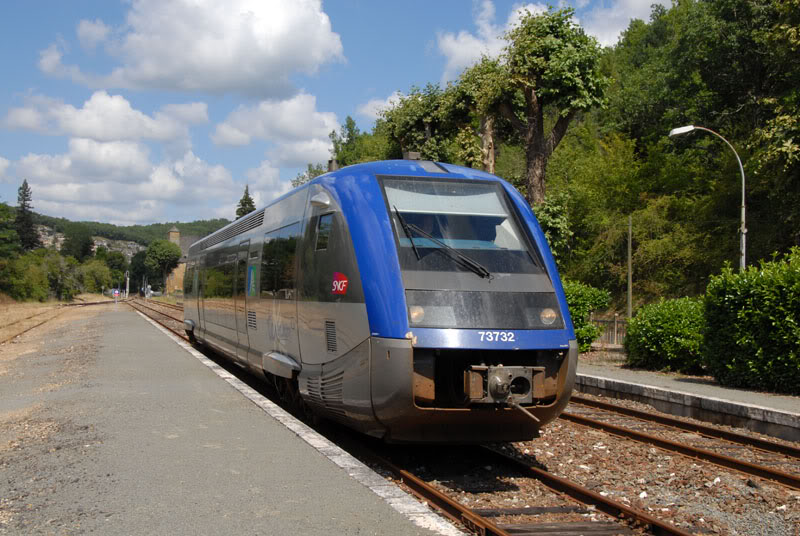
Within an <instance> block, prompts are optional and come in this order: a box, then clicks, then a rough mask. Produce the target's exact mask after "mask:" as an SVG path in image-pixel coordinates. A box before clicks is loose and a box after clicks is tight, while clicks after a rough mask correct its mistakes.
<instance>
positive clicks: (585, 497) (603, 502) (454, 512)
mask: <svg viewBox="0 0 800 536" xmlns="http://www.w3.org/2000/svg"><path fill="white" fill-rule="evenodd" d="M128 304H129V305H131V306H132V307H133V308H134V309H136V310H140V309H139V308H140V307H141V308H143V309H146V310H147V311H148V312H149V311H152V312H153V313H157V314H158V315H161V316H164V317H167V318H168V319H169V320H172V321H175V322H182V319H178V318H175V317H174V316H171V315H169V314H167V313H165V312H163V311H159V310H158V309H156V308H154V307H151V306H149V305H145V304H143V303H142V302H141V301H140V300H133V301H130V302H128ZM159 305H162V304H159ZM140 312H143V313H145V314H148V313H147V312H145V311H141V310H140ZM148 316H150V318H152V319H153V320H154V321H155V322H156V323H158V324H160V325H161V326H163V327H165V328H166V329H168V330H170V331H171V332H173V333H175V334H177V335H178V336H180V337H181V338H183V339H184V340H188V337H186V335H185V334H184V333H183V331H182V330H176V329H175V328H174V326H169V325H168V324H166V323H165V322H162V321H161V320H159V319H158V318H153V317H152V315H150V314H148ZM359 451H360V455H362V456H363V457H366V458H369V459H371V460H372V461H373V462H375V463H377V464H379V465H381V466H383V467H385V468H387V469H388V470H389V471H391V472H392V473H394V474H395V476H396V477H397V478H398V479H399V480H400V481H402V482H403V483H404V484H405V485H406V486H407V487H408V488H409V489H410V490H411V491H412V493H414V494H415V495H416V496H418V497H420V498H422V499H423V500H425V501H426V502H428V503H429V504H431V505H432V506H434V507H435V508H437V509H438V510H439V511H441V512H442V514H443V515H445V516H446V517H448V518H449V519H451V520H454V521H456V522H458V523H461V524H463V525H464V526H466V527H467V528H468V529H469V530H471V531H473V532H475V533H476V534H481V535H489V536H510V535H512V534H518V533H519V529H520V526H514V528H513V530H511V529H509V530H506V529H504V528H503V527H500V526H498V525H497V524H495V523H493V522H492V521H490V520H489V519H487V518H486V516H485V515H481V514H480V513H478V512H477V511H475V510H472V509H469V508H467V507H465V506H463V505H462V504H460V503H459V502H457V501H455V500H453V499H451V498H450V497H448V496H447V495H445V494H444V493H442V492H440V491H439V490H437V489H436V488H434V487H433V486H431V485H430V484H428V483H427V482H425V481H424V480H422V479H420V478H418V477H416V476H415V475H413V474H412V473H411V472H409V471H407V470H405V469H402V468H400V467H398V466H397V465H395V464H393V463H392V462H390V461H388V460H386V459H385V458H384V457H382V456H380V455H378V454H377V453H375V452H374V451H372V450H367V449H366V447H364V445H363V444H361V445H359ZM490 452H493V453H494V454H495V455H497V456H500V457H502V458H503V460H504V461H505V462H506V463H511V464H513V465H514V466H515V468H517V469H518V470H520V471H521V472H523V474H526V476H532V477H534V478H536V479H537V480H538V481H540V482H541V483H542V484H544V485H545V486H547V487H549V488H550V489H552V490H554V491H556V492H557V493H562V494H566V495H569V496H570V497H571V498H573V499H575V500H577V501H579V502H581V503H583V504H587V505H592V506H594V507H595V508H596V509H597V510H599V511H601V512H604V513H606V514H608V515H611V516H612V517H615V518H619V519H624V520H632V521H633V522H634V524H638V525H641V526H645V527H648V528H649V530H650V531H651V533H652V534H655V535H659V536H660V535H670V536H689V534H690V533H688V532H685V531H683V530H681V529H680V528H678V527H675V526H673V525H671V524H669V523H666V522H664V521H661V520H659V519H657V518H654V517H652V516H650V515H649V514H647V513H645V512H642V511H640V510H637V509H635V508H631V507H628V506H626V505H624V504H622V503H618V502H616V501H613V500H611V499H608V498H606V497H603V496H602V495H600V494H598V493H595V492H593V491H592V490H590V489H588V488H585V487H583V486H580V485H579V484H576V483H574V482H570V481H568V480H566V479H563V478H560V477H557V476H554V475H551V474H549V473H547V472H546V471H543V470H541V469H538V468H536V467H532V466H530V465H529V464H526V463H524V462H523V461H521V460H518V459H515V458H513V457H510V456H508V455H506V454H503V453H500V452H497V451H494V450H491V449H490ZM550 525H552V524H550ZM566 525H568V524H565V528H567V527H566ZM525 527H530V529H531V530H533V529H535V528H536V527H537V525H536V524H530V525H525ZM598 528H600V527H598ZM619 528H620V529H625V530H621V531H620V533H623V532H625V531H626V530H627V529H626V527H623V526H620V527H619ZM567 530H569V529H568V528H567Z"/></svg>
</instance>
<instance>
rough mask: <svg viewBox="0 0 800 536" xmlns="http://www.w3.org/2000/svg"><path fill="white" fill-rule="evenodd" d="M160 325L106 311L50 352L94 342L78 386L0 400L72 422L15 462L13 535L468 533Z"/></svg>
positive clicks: (56, 336)
mask: <svg viewBox="0 0 800 536" xmlns="http://www.w3.org/2000/svg"><path fill="white" fill-rule="evenodd" d="M159 329H160V328H158V327H156V326H155V325H154V324H151V323H150V321H148V320H147V319H145V318H144V317H142V316H140V315H139V314H138V313H135V312H133V311H132V310H131V309H130V308H129V307H128V306H126V305H123V304H119V305H112V306H107V308H106V309H104V310H103V311H102V314H98V315H96V316H93V317H89V318H86V319H81V320H79V321H76V322H73V324H71V325H70V326H68V327H65V328H63V330H62V331H61V332H59V333H53V334H52V337H53V340H52V341H51V344H50V346H51V347H52V348H51V349H49V350H48V352H49V354H48V355H52V356H58V355H62V356H63V355H64V352H65V351H66V350H65V349H64V348H61V347H60V346H59V345H61V344H62V341H65V342H63V344H67V345H72V346H75V344H78V342H79V341H77V340H76V339H80V338H81V337H83V336H79V335H78V334H79V333H83V332H86V333H93V334H94V335H93V337H94V339H93V340H94V342H93V343H92V345H91V348H90V347H89V346H87V347H86V349H85V350H82V353H83V354H86V355H83V357H85V358H86V359H84V361H83V363H84V365H83V366H82V368H81V373H80V379H79V380H77V381H75V382H72V383H70V384H68V385H65V386H63V387H61V388H59V389H56V390H52V391H46V390H45V391H42V390H41V389H38V388H35V386H34V385H33V384H31V385H30V388H28V386H24V388H23V384H22V383H17V384H16V385H18V386H20V387H19V388H18V390H17V391H13V392H12V391H6V392H5V393H4V394H3V395H2V397H0V398H2V399H3V400H4V401H5V402H4V404H3V406H5V407H6V408H8V409H9V410H10V409H13V408H15V407H21V406H24V405H25V404H29V403H31V402H32V401H33V400H34V398H35V399H37V401H36V408H38V409H37V411H39V413H38V414H37V415H42V416H43V417H41V418H43V419H44V418H46V420H47V421H48V422H49V421H52V422H56V423H63V425H62V426H61V428H60V429H59V430H56V431H55V432H54V434H56V435H54V437H57V438H58V441H57V442H56V441H51V442H50V443H49V444H47V445H45V446H44V447H43V448H42V449H41V451H40V452H38V453H33V452H31V453H30V454H26V455H25V456H26V457H25V458H24V459H23V458H22V457H20V456H22V454H20V455H18V456H17V457H16V458H9V459H8V461H9V465H8V466H7V467H6V468H5V469H4V472H5V473H4V474H7V475H8V477H9V479H8V483H7V484H4V483H3V482H0V497H7V498H9V502H8V503H7V504H8V507H9V510H8V511H9V512H11V511H12V510H14V508H12V507H14V503H13V501H14V500H15V499H14V497H20V501H24V502H26V503H30V504H28V506H24V503H21V504H23V507H22V508H21V509H20V508H16V507H15V508H16V510H15V511H16V512H17V513H16V514H13V515H12V514H9V515H8V516H7V519H6V521H7V523H6V525H5V527H6V528H8V529H9V530H10V531H11V532H9V533H20V532H23V533H28V532H36V533H39V532H42V533H51V532H52V533H86V532H96V533H99V534H108V535H114V534H170V535H180V534H186V535H192V536H196V535H198V534H215V535H224V534H304V535H317V534H318V535H330V534H359V535H367V534H398V535H432V534H461V533H460V532H459V531H458V530H456V529H455V527H454V526H453V525H451V524H450V523H448V522H446V521H445V520H444V519H443V518H441V517H439V516H438V515H436V514H434V513H433V512H432V511H431V510H430V509H429V508H428V507H427V506H425V505H424V504H422V503H420V502H418V501H416V500H414V499H413V498H411V497H410V496H409V495H407V494H405V493H404V492H403V491H402V490H400V488H398V487H397V486H395V485H393V484H391V483H389V482H387V481H386V480H385V479H384V478H382V477H380V476H379V475H377V474H376V473H374V472H373V471H372V470H371V469H370V468H368V467H366V466H365V465H363V464H362V463H360V462H359V461H358V460H355V459H354V458H352V457H351V456H349V455H348V454H347V453H345V452H344V451H342V450H341V449H339V448H338V447H336V446H335V445H333V444H331V443H330V442H328V441H327V440H326V439H324V438H323V437H321V436H319V435H318V434H316V433H315V432H313V431H312V430H310V429H308V428H307V427H306V426H305V425H303V424H302V423H300V422H298V421H296V420H295V419H294V418H292V417H291V416H290V415H288V414H286V413H285V412H283V411H282V410H281V409H280V408H278V407H277V406H275V405H274V404H272V403H271V402H270V401H269V400H266V399H264V398H263V397H261V395H259V394H258V393H257V392H255V391H254V390H252V389H251V388H249V387H248V386H246V385H244V384H241V385H237V382H239V380H237V379H236V378H235V377H234V376H232V375H231V374H229V373H227V372H226V371H225V370H224V369H222V368H221V367H219V366H217V365H216V364H214V363H213V362H212V361H210V360H207V359H206V358H205V357H204V356H202V354H199V353H197V352H196V351H194V350H193V349H191V347H188V348H186V347H184V346H186V345H183V344H180V345H179V344H178V343H176V342H174V341H173V340H171V339H170V338H168V336H167V335H166V334H165V333H163V332H161V331H159ZM178 340H179V339H178ZM181 342H182V341H181ZM65 348H66V347H65ZM89 352H91V353H92V355H91V356H89V355H88V354H89ZM41 357H42V359H44V357H45V356H41ZM35 359H37V358H33V357H32V358H31V361H30V362H29V363H28V364H27V366H29V367H30V366H34V363H35ZM48 359H49V361H48V363H52V366H53V367H54V371H55V372H58V367H60V366H61V365H60V364H59V361H58V359H57V358H56V357H53V359H50V358H49V357H48ZM204 360H205V361H204ZM35 366H38V364H37V365H35ZM42 366H43V367H44V366H50V365H49V364H46V363H44V361H43V362H42ZM39 374H45V371H44V369H41V370H40V372H39ZM27 378H28V379H30V380H33V379H34V378H33V377H31V376H28V377H27ZM239 383H240V382H239ZM42 408H44V409H42ZM67 424H69V426H67ZM70 430H72V431H71V432H70ZM67 432H70V433H69V434H68V433H67ZM58 434H61V435H60V436H59V435H58ZM51 439H53V438H51ZM20 452H25V451H24V450H22V451H20ZM12 473H14V474H16V475H18V476H17V477H15V476H14V474H12ZM29 475H33V476H32V477H30V476H29ZM17 478H18V479H17ZM37 479H46V480H47V479H49V480H52V482H45V483H42V484H41V485H40V484H39V481H40V480H37ZM3 480H5V478H3ZM4 486H7V487H4ZM36 497H41V498H42V500H39V499H38V498H36ZM2 527H3V525H2V524H0V529H2ZM0 533H4V531H3V530H0Z"/></svg>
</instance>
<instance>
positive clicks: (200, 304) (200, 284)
mask: <svg viewBox="0 0 800 536" xmlns="http://www.w3.org/2000/svg"><path fill="white" fill-rule="evenodd" d="M196 273H197V276H196V277H197V311H198V320H199V322H200V329H206V310H205V299H204V294H205V290H206V289H205V280H206V256H205V255H201V256H200V259H199V260H198V262H197V271H196Z"/></svg>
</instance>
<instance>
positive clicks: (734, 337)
mask: <svg viewBox="0 0 800 536" xmlns="http://www.w3.org/2000/svg"><path fill="white" fill-rule="evenodd" d="M705 322H706V328H705V341H704V345H703V352H704V355H705V359H706V362H707V365H708V367H709V370H710V372H711V373H712V374H713V375H714V377H715V378H716V379H717V381H719V382H720V383H721V384H722V385H729V386H733V387H749V388H753V389H765V390H769V391H775V392H782V393H790V394H795V395H797V394H800V248H796V247H795V248H792V250H791V252H790V253H789V254H788V255H787V256H786V258H785V259H783V260H782V261H778V260H775V261H772V262H764V263H762V264H761V267H760V268H756V267H750V268H748V269H747V270H745V271H744V272H741V273H735V272H733V270H731V268H730V267H727V268H725V269H723V271H722V273H721V274H720V275H718V276H714V277H712V278H711V281H710V282H709V284H708V288H707V289H706V295H705Z"/></svg>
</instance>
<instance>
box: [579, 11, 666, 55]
mask: <svg viewBox="0 0 800 536" xmlns="http://www.w3.org/2000/svg"><path fill="white" fill-rule="evenodd" d="M653 4H661V5H662V6H665V7H669V6H670V3H669V2H667V1H666V0H656V1H652V0H614V1H613V2H611V3H610V5H607V6H606V5H602V4H598V5H597V7H595V8H594V9H591V10H590V11H589V12H588V13H586V14H584V16H583V17H582V19H581V20H582V25H583V28H584V30H586V33H588V34H589V35H592V36H594V37H596V38H597V40H598V41H599V42H600V44H601V45H603V46H612V45H615V44H616V43H617V41H618V40H619V36H620V34H621V33H622V32H623V31H624V30H625V29H627V28H628V25H629V24H630V22H631V19H642V20H645V21H647V20H649V19H650V13H651V11H652V9H651V6H652V5H653Z"/></svg>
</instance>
